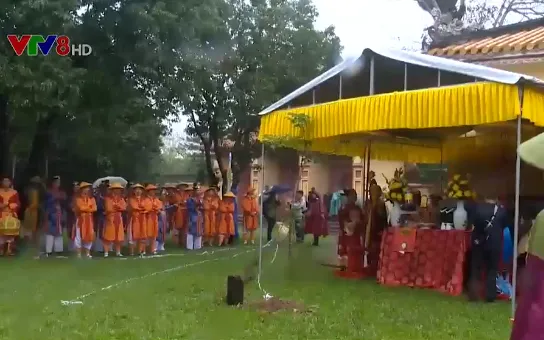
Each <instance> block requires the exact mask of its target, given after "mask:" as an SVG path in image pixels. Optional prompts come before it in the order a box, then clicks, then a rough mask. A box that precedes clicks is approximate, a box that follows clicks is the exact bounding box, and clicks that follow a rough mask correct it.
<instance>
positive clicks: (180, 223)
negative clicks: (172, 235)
mask: <svg viewBox="0 0 544 340" xmlns="http://www.w3.org/2000/svg"><path fill="white" fill-rule="evenodd" d="M188 188H189V185H188V184H186V183H182V184H179V185H178V186H177V187H176V192H175V195H174V204H175V205H176V211H175V213H174V228H175V230H176V233H177V235H178V240H177V241H178V245H179V246H182V247H184V246H185V245H186V244H185V243H186V239H187V207H186V206H185V205H186V203H187V198H188V197H187V195H188V193H187V189H188Z"/></svg>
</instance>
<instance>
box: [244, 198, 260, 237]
mask: <svg viewBox="0 0 544 340" xmlns="http://www.w3.org/2000/svg"><path fill="white" fill-rule="evenodd" d="M242 209H243V211H244V229H245V233H244V244H247V243H248V242H249V241H251V244H255V230H256V229H257V226H258V225H259V217H258V216H257V215H258V213H259V205H258V203H257V197H256V196H255V189H254V188H249V189H248V191H247V194H246V196H245V197H244V199H243V200H242Z"/></svg>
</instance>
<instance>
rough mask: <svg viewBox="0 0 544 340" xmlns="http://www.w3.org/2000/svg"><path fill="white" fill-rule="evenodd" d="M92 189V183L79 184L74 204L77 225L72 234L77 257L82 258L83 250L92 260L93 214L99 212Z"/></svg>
mask: <svg viewBox="0 0 544 340" xmlns="http://www.w3.org/2000/svg"><path fill="white" fill-rule="evenodd" d="M91 189H92V184H91V183H87V182H81V183H79V191H78V196H77V197H76V199H75V202H74V213H75V215H76V225H75V228H74V229H73V232H72V239H73V240H74V248H75V249H76V254H77V257H81V249H84V251H85V256H86V257H87V258H92V256H91V247H92V245H93V241H94V238H95V234H94V218H93V214H94V213H95V212H96V211H97V207H96V200H95V199H94V197H93V195H92V192H91Z"/></svg>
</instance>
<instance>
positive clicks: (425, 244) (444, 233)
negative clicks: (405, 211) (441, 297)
mask: <svg viewBox="0 0 544 340" xmlns="http://www.w3.org/2000/svg"><path fill="white" fill-rule="evenodd" d="M469 244H470V232H467V231H464V230H436V229H408V228H389V229H387V230H386V231H384V233H383V235H382V247H381V253H380V265H379V268H378V282H379V283H381V284H383V285H387V286H408V287H417V288H429V289H434V290H437V291H440V292H443V293H446V294H449V295H453V296H457V295H461V294H462V293H463V276H464V270H463V268H464V262H465V257H466V251H467V247H468V245H469Z"/></svg>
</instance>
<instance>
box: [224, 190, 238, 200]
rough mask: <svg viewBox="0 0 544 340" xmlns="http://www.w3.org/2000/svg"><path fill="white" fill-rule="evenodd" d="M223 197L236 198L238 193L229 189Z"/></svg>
mask: <svg viewBox="0 0 544 340" xmlns="http://www.w3.org/2000/svg"><path fill="white" fill-rule="evenodd" d="M223 197H230V198H236V195H235V194H234V193H233V192H232V191H229V192H227V193H226V194H224V195H223Z"/></svg>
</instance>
